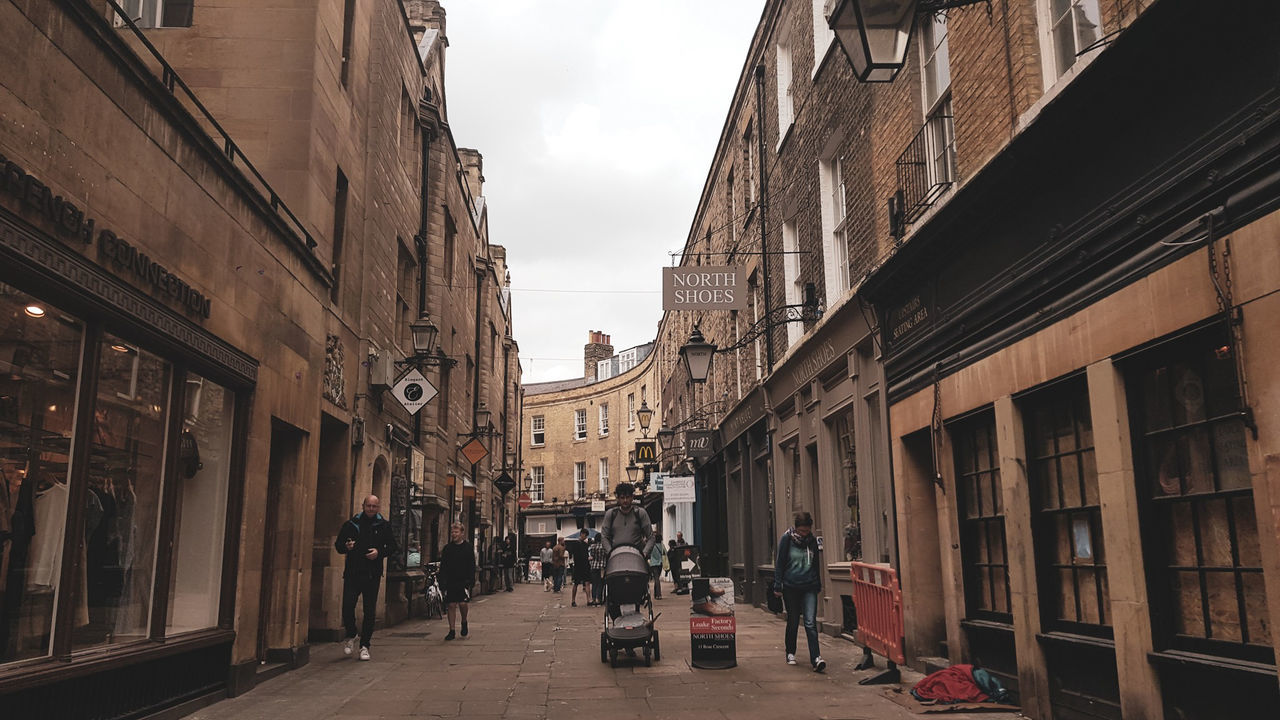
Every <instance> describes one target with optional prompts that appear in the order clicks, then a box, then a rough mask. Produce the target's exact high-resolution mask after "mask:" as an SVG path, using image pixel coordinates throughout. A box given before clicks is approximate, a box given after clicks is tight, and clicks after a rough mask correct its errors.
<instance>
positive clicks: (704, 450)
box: [684, 430, 716, 460]
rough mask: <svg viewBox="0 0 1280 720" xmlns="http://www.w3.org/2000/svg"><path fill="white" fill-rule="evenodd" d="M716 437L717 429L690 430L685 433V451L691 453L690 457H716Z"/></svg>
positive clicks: (701, 458) (703, 458) (702, 458)
mask: <svg viewBox="0 0 1280 720" xmlns="http://www.w3.org/2000/svg"><path fill="white" fill-rule="evenodd" d="M715 439H716V431H715V430H689V431H688V432H686V433H685V434H684V447H685V452H687V453H688V454H689V457H691V458H697V459H699V460H705V459H707V458H710V457H714V456H715V454H716V447H715Z"/></svg>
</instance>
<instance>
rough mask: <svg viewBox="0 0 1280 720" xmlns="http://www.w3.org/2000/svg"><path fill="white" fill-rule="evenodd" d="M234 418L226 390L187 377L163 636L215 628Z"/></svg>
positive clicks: (196, 378) (203, 379)
mask: <svg viewBox="0 0 1280 720" xmlns="http://www.w3.org/2000/svg"><path fill="white" fill-rule="evenodd" d="M234 416H235V395H234V394H232V392H231V391H230V390H227V389H226V388H224V387H222V386H221V385H218V384H217V383H215V382H213V381H211V380H208V379H206V378H202V377H199V376H196V375H190V376H188V377H187V382H186V409H185V412H184V413H183V416H182V437H181V438H180V439H179V440H178V468H177V482H178V503H177V507H176V508H175V512H176V514H177V521H176V523H175V528H174V538H173V581H172V582H173V584H172V585H171V586H170V588H169V616H168V618H167V620H166V623H165V627H166V634H173V633H179V632H186V631H189V630H201V629H204V628H211V627H216V626H217V624H218V599H219V595H220V591H221V589H222V549H223V536H224V534H225V531H226V524H227V488H228V484H229V482H230V477H231V423H232V419H233V417H234Z"/></svg>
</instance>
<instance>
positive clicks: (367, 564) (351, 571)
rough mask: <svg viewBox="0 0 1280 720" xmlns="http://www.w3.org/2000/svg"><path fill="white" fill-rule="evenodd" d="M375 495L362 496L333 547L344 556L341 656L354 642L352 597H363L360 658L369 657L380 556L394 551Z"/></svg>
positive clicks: (378, 586) (353, 603) (387, 525)
mask: <svg viewBox="0 0 1280 720" xmlns="http://www.w3.org/2000/svg"><path fill="white" fill-rule="evenodd" d="M379 507H381V503H380V502H379V501H378V496H377V495H370V496H369V497H367V498H365V499H364V510H363V511H362V512H359V513H356V514H355V516H354V517H352V518H351V519H350V520H348V521H346V522H345V523H343V524H342V529H341V530H339V531H338V539H337V540H336V541H335V542H334V547H336V548H337V550H338V552H339V553H341V554H342V555H346V556H347V563H346V566H345V567H344V568H343V572H342V624H343V626H344V627H345V628H346V631H347V639H346V643H345V644H344V646H343V648H342V652H343V654H344V655H351V653H352V652H353V651H354V650H355V641H356V599H357V598H360V597H363V598H364V624H363V625H362V626H361V628H360V659H361V660H369V659H370V658H369V641H370V640H372V639H373V623H374V621H375V620H376V619H377V616H378V590H379V588H381V587H382V559H383V558H385V557H387V556H388V555H394V554H395V552H396V540H395V535H394V534H393V533H392V532H391V523H389V522H387V520H386V518H384V517H382V515H380V514H378V508H379Z"/></svg>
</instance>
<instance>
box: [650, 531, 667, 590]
mask: <svg viewBox="0 0 1280 720" xmlns="http://www.w3.org/2000/svg"><path fill="white" fill-rule="evenodd" d="M665 555H666V553H664V552H663V551H662V533H654V534H653V549H652V550H650V551H649V574H650V575H652V576H653V599H654V600H661V599H662V558H663V556H665Z"/></svg>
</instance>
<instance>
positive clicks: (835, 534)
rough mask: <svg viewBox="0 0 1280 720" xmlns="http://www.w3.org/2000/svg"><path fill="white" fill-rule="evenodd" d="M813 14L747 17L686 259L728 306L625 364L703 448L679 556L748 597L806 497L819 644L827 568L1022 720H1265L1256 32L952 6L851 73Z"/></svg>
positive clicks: (1202, 12) (1076, 8)
mask: <svg viewBox="0 0 1280 720" xmlns="http://www.w3.org/2000/svg"><path fill="white" fill-rule="evenodd" d="M827 4H828V3H825V2H823V1H822V0H813V2H803V1H796V0H791V1H789V2H788V1H783V0H771V1H770V2H767V3H766V4H765V8H764V11H763V13H762V16H761V22H760V25H759V26H758V27H757V30H756V33H755V36H754V37H753V38H752V42H751V46H750V49H749V50H748V53H747V57H746V60H745V63H744V67H743V71H742V73H741V75H740V78H739V83H738V86H737V88H736V90H735V92H734V96H733V101H732V103H731V105H730V108H729V111H728V117H727V119H726V124H725V128H724V130H723V131H722V134H721V139H720V144H719V146H718V147H717V150H716V153H715V156H714V157H713V159H712V163H711V167H710V170H709V173H708V178H707V181H706V185H705V187H704V190H703V192H702V196H701V198H700V202H699V206H698V210H697V211H696V213H695V216H694V219H693V222H692V224H691V228H690V233H689V237H688V240H687V242H686V248H685V255H684V259H683V263H684V264H686V265H695V264H725V263H728V264H741V265H746V266H747V268H748V271H749V272H750V274H751V277H752V281H751V290H752V292H751V296H752V307H751V309H750V310H748V311H743V312H738V313H736V314H735V313H730V312H724V311H716V312H703V313H694V312H682V313H668V314H667V316H666V317H664V319H663V321H662V324H661V325H660V329H659V334H658V339H657V345H656V348H655V351H654V352H655V355H656V356H657V357H658V367H659V373H660V376H661V381H662V386H663V392H662V396H661V397H662V409H663V413H664V415H663V419H664V420H665V421H666V422H667V423H669V424H673V425H674V424H678V423H680V422H683V421H684V420H686V419H687V418H689V417H691V416H692V415H693V414H694V409H696V408H705V407H711V408H713V412H712V417H713V419H714V421H715V423H716V424H717V426H718V428H719V430H720V436H721V444H722V449H721V452H720V454H719V455H718V456H717V457H716V458H714V459H712V460H711V461H709V462H706V463H704V464H702V465H701V466H700V467H699V473H698V477H699V482H700V483H702V485H703V487H704V490H705V493H706V494H705V495H704V497H706V498H708V499H709V502H706V503H704V504H703V507H702V525H701V537H700V538H699V540H700V542H701V544H702V545H703V547H704V557H706V556H708V555H710V556H711V557H712V558H713V560H714V559H717V556H718V559H719V560H720V562H719V566H718V567H717V566H716V565H715V564H714V563H704V565H707V566H709V567H711V568H712V569H713V570H717V571H722V572H726V573H729V574H732V575H733V576H734V577H735V579H736V580H738V582H739V588H740V591H741V592H742V594H743V595H745V597H746V599H747V600H749V601H752V602H760V601H761V600H762V599H763V592H762V589H763V584H764V583H766V582H768V580H769V579H770V576H771V572H772V567H771V562H772V558H771V550H772V545H773V541H774V540H775V539H776V537H777V534H778V533H779V532H780V531H781V529H782V528H784V527H786V526H787V525H789V524H790V514H791V510H793V509H797V508H801V507H803V508H806V509H811V510H814V511H815V512H814V514H815V518H816V521H817V526H816V527H815V532H816V533H818V534H819V535H820V536H823V537H824V539H825V547H826V551H825V555H826V557H825V558H824V560H825V565H826V568H827V575H826V578H825V580H826V582H825V584H824V585H825V590H824V593H823V597H822V598H821V599H820V606H819V607H820V614H821V616H822V620H823V626H824V628H825V629H826V630H827V631H828V632H833V633H834V632H838V631H840V630H848V631H853V630H856V619H855V618H854V617H853V613H852V612H851V608H850V607H849V605H848V604H847V603H846V602H842V600H844V598H842V597H841V596H842V595H844V594H846V593H848V588H849V585H848V584H847V583H842V581H841V577H842V576H843V577H847V576H848V568H847V565H846V564H843V563H842V562H840V561H843V560H845V559H846V558H850V557H852V558H854V559H861V560H863V561H866V562H885V563H889V564H890V565H891V566H893V567H894V568H896V569H897V570H898V571H899V575H900V577H901V582H902V590H903V599H904V604H905V610H906V632H905V635H906V637H905V651H906V656H907V660H908V662H909V663H910V664H912V665H915V666H917V667H920V668H923V667H924V666H925V665H926V663H930V662H973V663H978V664H981V665H983V666H985V667H988V668H989V669H991V670H993V671H994V672H996V673H997V674H998V675H999V676H1000V677H1002V679H1003V680H1004V681H1005V682H1006V684H1007V685H1008V686H1009V687H1010V688H1011V689H1012V690H1013V692H1014V695H1015V697H1017V699H1018V700H1019V702H1020V703H1021V705H1022V707H1023V709H1024V712H1026V713H1027V714H1028V715H1029V716H1032V717H1037V718H1051V717H1055V718H1080V717H1100V718H1114V717H1121V716H1123V717H1125V718H1146V717H1151V718H1156V717H1182V718H1227V717H1246V716H1249V715H1251V714H1257V713H1259V712H1266V711H1268V710H1267V708H1272V707H1274V706H1275V703H1276V702H1277V690H1278V688H1280V683H1278V682H1277V672H1276V664H1275V654H1276V650H1277V648H1278V647H1280V636H1278V634H1277V633H1276V632H1275V631H1274V627H1275V626H1276V621H1277V618H1280V597H1278V596H1277V593H1278V592H1280V520H1277V517H1278V515H1277V513H1276V507H1277V504H1276V500H1275V498H1276V497H1277V494H1278V493H1280V489H1278V488H1277V486H1276V479H1275V473H1274V472H1271V469H1270V467H1271V460H1270V458H1271V457H1272V455H1273V454H1274V452H1273V449H1272V446H1273V445H1274V444H1275V443H1276V438H1277V429H1276V426H1275V422H1274V416H1275V413H1276V411H1277V408H1276V407H1275V403H1274V402H1273V400H1274V398H1272V397H1271V396H1272V395H1273V393H1272V390H1273V389H1274V388H1275V382H1276V380H1275V378H1273V375H1274V372H1273V371H1272V370H1271V368H1270V366H1268V365H1267V363H1266V357H1267V356H1268V354H1269V352H1268V351H1269V350H1270V348H1271V346H1272V345H1273V344H1274V338H1275V337H1276V327H1275V324H1274V320H1273V318H1274V313H1272V312H1269V309H1270V307H1269V306H1270V305H1271V304H1272V303H1271V298H1272V293H1273V291H1274V289H1275V288H1276V286H1277V283H1278V282H1280V275H1278V274H1277V272H1276V267H1277V266H1276V264H1275V262H1274V257H1273V256H1274V249H1275V247H1276V243H1275V241H1274V237H1275V232H1276V228H1275V223H1276V220H1275V215H1274V212H1275V209H1276V207H1277V206H1278V205H1280V200H1277V198H1280V184H1278V183H1277V181H1276V177H1277V174H1276V162H1277V160H1276V158H1277V157H1280V154H1278V153H1277V150H1276V148H1277V145H1276V141H1275V138H1276V134H1277V127H1280V126H1278V125H1277V121H1276V118H1277V115H1276V113H1275V107H1276V99H1275V85H1274V77H1275V76H1276V73H1277V66H1276V61H1275V57H1274V53H1272V52H1270V50H1269V48H1271V47H1272V46H1273V43H1272V42H1271V41H1270V40H1269V39H1268V38H1269V37H1271V35H1273V34H1274V32H1275V30H1276V28H1277V23H1278V22H1280V17H1278V16H1277V12H1276V11H1275V10H1274V9H1273V8H1271V7H1269V6H1268V7H1263V5H1262V4H1258V3H1246V2H1232V3H1214V4H1204V3H1191V2H1179V1H1178V0H1160V1H1158V2H1145V3H1101V2H1096V1H1093V0H1079V1H1077V2H1071V3H1067V2H1063V3H1057V2H1047V1H1044V2H1042V1H1039V0H1019V1H1013V2H1007V3H991V4H990V5H984V4H978V5H975V6H973V7H968V8H963V9H953V10H951V11H949V12H948V13H946V15H945V16H938V17H929V16H920V17H918V18H917V24H916V28H915V31H914V33H913V34H912V35H911V45H910V47H909V49H908V53H907V63H906V66H905V68H904V69H903V70H902V72H901V73H900V74H899V75H898V76H897V79H896V80H895V81H894V82H892V83H887V84H858V83H856V82H855V81H854V79H853V78H852V76H851V73H850V66H849V64H848V62H847V61H846V59H845V57H843V56H842V53H841V51H840V49H839V48H838V47H836V45H835V44H833V42H832V35H831V33H830V31H829V30H828V29H827V27H826V23H825V20H824V17H823V16H824V13H825V11H826V9H827V8H826V5H827ZM831 5H833V6H834V5H836V3H831ZM1193 46H1194V47H1195V48H1196V50H1195V51H1194V52H1190V53H1182V52H1177V51H1175V50H1174V48H1189V47H1193ZM1192 98H1194V99H1192ZM1101 108H1106V109H1105V111H1102V110H1101ZM760 132H762V133H763V138H760V137H759V136H757V135H756V133H760ZM761 168H763V169H764V170H765V173H764V174H765V177H764V178H761V177H760V170H761ZM744 180H746V182H745V183H744ZM761 219H763V220H764V226H763V231H762V230H761V227H760V225H759V224H758V223H759V222H760V221H761ZM760 253H763V254H760ZM810 284H812V289H809V286H810ZM809 298H813V299H816V301H817V302H816V303H814V302H813V301H812V300H810V302H809V303H807V306H806V302H805V301H806V300H807V299H809ZM815 304H816V305H817V311H815V308H814V305H815ZM786 306H798V307H792V308H791V309H780V308H784V307H786ZM788 314H789V317H788V316H787V315H788ZM759 318H768V319H771V320H772V322H769V321H764V322H763V323H762V324H763V325H764V326H765V327H764V328H757V329H763V330H764V332H763V334H762V335H760V336H759V337H757V336H756V335H757V333H755V332H753V331H752V329H751V328H750V325H751V323H752V322H756V321H757V320H758V319H759ZM694 325H698V326H699V327H700V329H701V331H702V332H703V334H704V335H706V336H707V338H708V339H709V340H711V341H712V342H714V343H715V344H716V345H718V346H719V347H720V349H721V351H722V352H720V353H718V354H717V356H716V360H715V366H714V368H713V371H712V373H711V377H710V378H709V380H708V381H707V383H706V384H705V385H694V384H691V383H689V382H688V377H687V376H686V375H685V374H684V371H683V369H681V368H680V367H679V365H678V364H677V362H676V361H677V358H678V355H677V354H678V351H679V348H680V346H681V345H683V344H684V343H685V341H686V340H687V338H688V337H689V334H690V331H691V329H692V328H693V326H694ZM725 398H727V399H728V403H727V404H728V408H727V409H723V411H722V409H721V408H720V407H719V406H717V405H714V404H713V403H714V401H719V400H721V399H725ZM841 541H843V543H842V542H841ZM841 544H843V546H844V552H843V553H840V552H839V550H838V548H840V547H841ZM707 549H709V552H708V551H707ZM1205 682H1208V683H1210V684H1212V685H1213V686H1214V687H1215V688H1216V689H1218V690H1219V692H1215V694H1214V696H1213V697H1212V698H1209V697H1206V696H1205V694H1204V693H1202V692H1200V691H1199V688H1201V687H1203V685H1202V683H1205Z"/></svg>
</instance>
